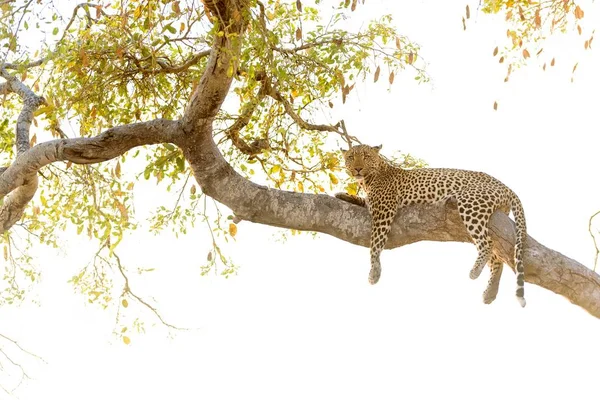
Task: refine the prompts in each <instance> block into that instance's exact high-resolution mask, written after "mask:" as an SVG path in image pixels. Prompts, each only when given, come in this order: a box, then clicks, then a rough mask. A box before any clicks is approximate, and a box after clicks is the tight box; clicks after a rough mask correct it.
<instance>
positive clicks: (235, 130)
mask: <svg viewBox="0 0 600 400" xmlns="http://www.w3.org/2000/svg"><path fill="white" fill-rule="evenodd" d="M264 88H265V85H264V83H263V86H262V87H261V89H260V90H259V92H258V95H257V97H256V98H254V99H253V100H252V101H250V102H248V103H246V104H245V105H244V107H243V109H242V113H241V114H240V116H239V117H238V118H237V119H236V120H235V122H234V123H233V124H232V125H231V126H230V127H229V128H227V129H226V130H225V131H224V134H225V136H226V137H227V138H228V139H229V140H231V143H233V145H234V146H235V147H237V149H238V150H239V151H241V152H242V153H244V154H247V155H249V156H253V155H256V154H260V153H261V152H262V151H263V150H266V149H268V148H269V141H268V139H257V140H254V141H253V142H252V143H250V144H248V143H247V142H246V141H245V140H244V139H242V138H240V131H241V130H242V129H244V128H245V127H246V126H247V125H248V123H249V122H250V119H251V118H252V115H254V112H255V111H256V109H257V108H258V105H259V104H260V102H261V101H262V100H263V99H264V98H265V91H264Z"/></svg>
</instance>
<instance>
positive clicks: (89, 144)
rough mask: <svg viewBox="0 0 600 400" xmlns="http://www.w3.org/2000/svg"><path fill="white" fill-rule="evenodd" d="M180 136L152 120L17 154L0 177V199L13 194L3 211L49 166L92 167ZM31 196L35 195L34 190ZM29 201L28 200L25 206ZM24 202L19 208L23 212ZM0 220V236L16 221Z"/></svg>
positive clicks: (168, 124)
mask: <svg viewBox="0 0 600 400" xmlns="http://www.w3.org/2000/svg"><path fill="white" fill-rule="evenodd" d="M181 132H182V131H181V128H180V124H179V122H177V121H169V120H163V119H156V120H153V121H149V122H140V123H136V124H130V125H123V126H119V127H116V128H112V129H108V130H106V131H105V132H103V133H102V134H100V135H98V136H96V137H92V138H75V139H57V140H52V141H48V142H44V143H40V144H38V145H36V146H34V147H33V148H31V149H30V150H28V151H26V152H24V153H22V154H20V155H19V156H18V157H17V159H16V160H15V162H14V163H13V164H12V165H11V166H10V167H8V168H7V169H6V170H5V171H4V172H3V173H2V175H0V199H1V198H3V197H4V196H6V195H7V194H9V193H11V192H12V191H13V190H14V191H15V192H13V193H11V196H10V197H9V198H8V199H6V200H5V203H4V207H5V208H6V204H7V202H9V201H11V199H12V198H13V196H14V193H17V191H18V190H21V189H22V188H23V187H27V186H29V185H30V182H31V180H34V179H35V180H36V182H37V172H38V171H39V170H40V169H41V168H42V167H44V166H46V165H48V164H51V163H53V162H56V161H71V162H73V163H76V164H93V163H97V162H102V161H107V160H110V159H112V158H115V157H118V156H120V155H122V154H123V153H125V152H126V151H128V150H130V149H132V148H133V147H136V146H142V145H149V144H158V143H168V142H174V141H175V140H176V138H177V136H178V135H180V134H181ZM15 189H16V190H15ZM33 192H34V193H35V190H34V191H33ZM32 196H33V194H32ZM29 200H31V198H29V199H28V200H27V202H29ZM27 202H25V203H24V204H22V206H23V208H24V207H25V206H26V205H27ZM3 210H4V208H3ZM21 212H22V211H21ZM9 217H10V218H9ZM19 217H20V215H19ZM0 218H2V219H0V222H1V223H2V226H1V227H0V233H1V232H4V231H6V230H7V229H9V228H10V227H11V226H12V225H14V223H15V222H16V221H18V218H16V219H15V218H14V217H12V216H11V215H8V216H6V217H5V216H4V215H3V214H2V213H0Z"/></svg>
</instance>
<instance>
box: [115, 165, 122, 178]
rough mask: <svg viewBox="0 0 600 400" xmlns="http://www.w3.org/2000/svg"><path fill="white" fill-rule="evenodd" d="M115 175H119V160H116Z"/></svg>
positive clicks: (118, 176)
mask: <svg viewBox="0 0 600 400" xmlns="http://www.w3.org/2000/svg"><path fill="white" fill-rule="evenodd" d="M115 175H116V176H117V178H120V177H121V163H120V162H119V161H117V165H116V167H115Z"/></svg>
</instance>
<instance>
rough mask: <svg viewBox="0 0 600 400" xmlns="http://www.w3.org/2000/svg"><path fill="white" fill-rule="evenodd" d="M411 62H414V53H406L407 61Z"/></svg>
mask: <svg viewBox="0 0 600 400" xmlns="http://www.w3.org/2000/svg"><path fill="white" fill-rule="evenodd" d="M413 62H415V55H414V54H413V53H409V54H408V63H409V64H410V65H412V63H413Z"/></svg>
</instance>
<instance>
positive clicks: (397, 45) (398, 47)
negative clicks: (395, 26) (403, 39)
mask: <svg viewBox="0 0 600 400" xmlns="http://www.w3.org/2000/svg"><path fill="white" fill-rule="evenodd" d="M400 47H401V46H400V38H399V37H398V36H396V48H397V49H398V50H400Z"/></svg>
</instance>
